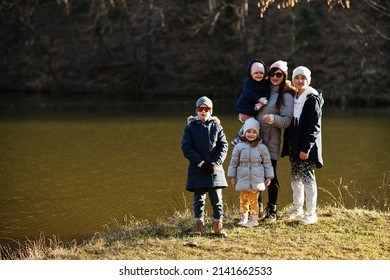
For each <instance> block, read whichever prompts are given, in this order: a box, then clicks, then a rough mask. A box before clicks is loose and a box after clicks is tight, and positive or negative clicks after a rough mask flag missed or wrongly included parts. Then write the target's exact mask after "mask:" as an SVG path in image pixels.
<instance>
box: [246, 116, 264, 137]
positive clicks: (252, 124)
mask: <svg viewBox="0 0 390 280" xmlns="http://www.w3.org/2000/svg"><path fill="white" fill-rule="evenodd" d="M251 128H252V129H254V130H256V132H257V135H258V136H259V135H260V124H259V122H258V121H257V120H256V119H255V118H249V119H247V120H246V121H245V124H244V135H245V133H246V132H247V130H248V129H251Z"/></svg>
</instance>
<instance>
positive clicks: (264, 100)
mask: <svg viewBox="0 0 390 280" xmlns="http://www.w3.org/2000/svg"><path fill="white" fill-rule="evenodd" d="M258 101H259V103H256V105H255V108H254V109H255V111H259V110H260V109H261V108H262V107H263V106H264V105H267V104H268V100H267V98H265V97H262V98H260V99H259V100H258Z"/></svg>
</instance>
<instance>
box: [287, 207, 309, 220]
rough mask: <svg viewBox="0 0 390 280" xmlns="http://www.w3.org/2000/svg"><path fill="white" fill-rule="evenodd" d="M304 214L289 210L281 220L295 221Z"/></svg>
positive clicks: (298, 210)
mask: <svg viewBox="0 0 390 280" xmlns="http://www.w3.org/2000/svg"><path fill="white" fill-rule="evenodd" d="M303 216H304V213H303V210H302V209H295V208H290V210H289V211H288V212H287V213H286V214H284V215H283V216H282V220H295V219H297V218H303Z"/></svg>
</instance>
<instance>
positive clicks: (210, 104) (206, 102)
mask: <svg viewBox="0 0 390 280" xmlns="http://www.w3.org/2000/svg"><path fill="white" fill-rule="evenodd" d="M202 104H204V105H206V106H207V107H209V108H211V109H212V108H213V102H212V101H211V99H210V98H208V97H207V96H202V97H201V98H199V99H198V100H197V101H196V108H198V107H199V106H200V105H202Z"/></svg>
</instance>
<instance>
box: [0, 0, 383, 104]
mask: <svg viewBox="0 0 390 280" xmlns="http://www.w3.org/2000/svg"><path fill="white" fill-rule="evenodd" d="M265 2H269V6H268V9H266V10H265V11H264V13H263V14H262V17H261V16H260V14H261V12H262V10H261V9H260V8H259V7H258V4H259V3H260V4H261V3H263V4H264V3H265ZM283 3H285V4H286V3H287V5H288V4H290V5H291V3H292V4H293V6H294V7H288V8H284V9H283V8H282V9H280V6H283V5H285V4H283ZM329 3H331V4H329ZM332 3H333V4H332ZM345 4H348V6H349V8H347V7H346V5H345ZM260 7H261V6H260ZM263 7H264V6H263ZM389 17H390V1H386V0H352V1H325V0H315V1H309V2H307V1H248V0H239V1H238V0H221V1H218V0H208V1H205V0H203V1H200V0H192V1H191V0H181V1H178V0H165V1H160V0H148V1H141V0H91V1H75V0H51V1H49V0H46V1H44V0H28V1H17V0H15V1H7V0H4V1H1V3H0V25H1V29H0V51H1V52H0V92H1V95H0V101H1V103H3V105H4V104H7V103H13V102H17V101H21V100H24V99H27V100H28V99H29V96H31V95H33V94H34V95H36V94H37V93H38V94H39V95H41V96H43V97H44V98H50V99H51V100H63V99H66V100H68V101H71V102H76V103H77V102H79V101H80V100H84V101H85V100H88V102H94V101H98V100H100V101H102V100H103V101H107V100H110V101H118V102H126V101H134V100H145V101H153V100H158V99H161V98H162V99H164V100H167V99H169V98H172V99H180V98H186V99H190V100H191V101H193V100H194V99H195V98H196V97H198V96H200V95H203V94H204V95H208V96H209V97H212V98H223V99H225V98H226V99H230V100H232V102H234V100H235V97H236V96H238V94H239V93H240V91H241V85H242V81H243V79H244V78H245V76H246V70H245V65H246V63H247V61H248V60H249V59H251V58H260V59H262V60H263V61H264V62H265V63H266V64H267V65H270V64H271V63H273V62H274V61H276V60H278V59H282V60H286V61H287V62H288V63H289V74H290V75H291V73H292V70H293V69H294V68H295V67H296V66H299V65H305V66H307V67H309V68H310V69H311V70H312V85H313V86H314V87H316V88H321V89H322V90H323V91H324V96H325V98H326V100H327V104H334V105H337V106H342V107H346V106H350V105H358V106H382V105H389V104H390V94H389V88H390V85H389V81H390V79H389V71H388V65H389V54H390V46H389V42H390V34H388V32H389V30H390V28H389V25H390V24H389V22H390V21H389Z"/></svg>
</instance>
